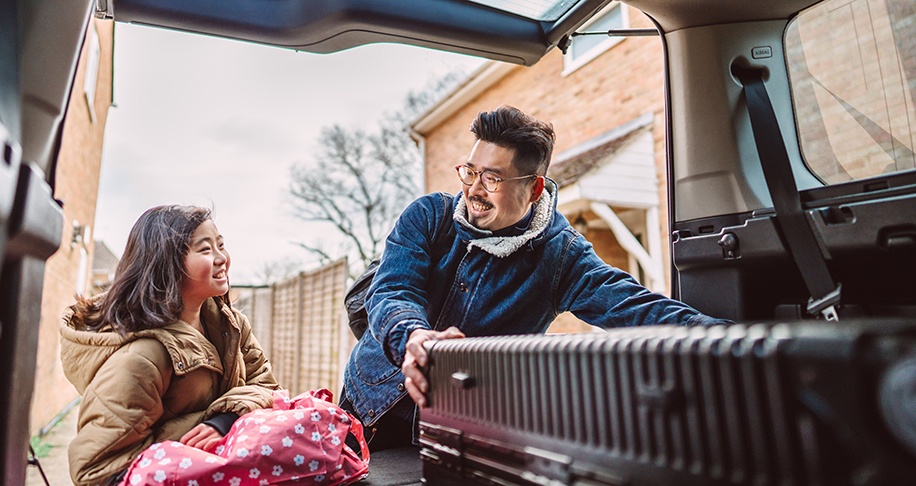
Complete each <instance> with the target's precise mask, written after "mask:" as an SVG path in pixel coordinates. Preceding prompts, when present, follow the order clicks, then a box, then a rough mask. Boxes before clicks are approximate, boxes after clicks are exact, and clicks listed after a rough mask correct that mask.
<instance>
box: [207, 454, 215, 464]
mask: <svg viewBox="0 0 916 486" xmlns="http://www.w3.org/2000/svg"><path fill="white" fill-rule="evenodd" d="M206 461H207V464H213V463H214V462H216V461H217V459H216V458H215V457H213V456H207V459H206Z"/></svg>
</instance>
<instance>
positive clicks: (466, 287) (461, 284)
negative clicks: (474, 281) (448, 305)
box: [458, 282, 468, 292]
mask: <svg viewBox="0 0 916 486" xmlns="http://www.w3.org/2000/svg"><path fill="white" fill-rule="evenodd" d="M458 290H460V291H462V292H467V291H468V286H467V285H465V284H464V282H461V283H459V284H458Z"/></svg>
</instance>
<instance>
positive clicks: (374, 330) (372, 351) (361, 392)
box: [344, 179, 718, 426]
mask: <svg viewBox="0 0 916 486" xmlns="http://www.w3.org/2000/svg"><path fill="white" fill-rule="evenodd" d="M556 194H557V185H556V183H555V182H553V181H552V180H550V179H548V180H547V181H546V184H545V191H544V193H543V195H542V196H541V198H540V199H539V200H538V201H537V202H536V203H535V209H534V210H535V214H534V218H533V220H532V223H531V225H530V227H529V229H528V230H527V231H526V232H525V233H524V234H522V235H520V236H510V237H501V238H498V237H492V236H491V232H490V231H486V230H481V229H478V228H476V227H474V226H472V225H471V224H470V223H468V222H467V220H466V214H467V211H466V203H465V201H464V198H463V197H462V196H461V195H459V196H458V197H453V196H450V195H448V194H442V193H435V194H429V195H427V196H423V197H421V198H420V199H418V200H416V201H414V202H413V203H412V204H411V205H410V206H409V207H408V208H407V209H406V210H405V211H404V212H403V213H402V214H401V216H400V218H399V219H398V222H397V223H396V224H395V227H394V229H393V230H392V231H391V234H390V235H389V236H388V239H387V241H386V243H385V251H384V254H383V256H382V260H381V265H380V266H379V269H378V273H376V275H375V278H374V279H373V282H372V285H371V287H370V289H369V293H368V294H367V299H366V310H367V311H368V314H369V330H368V332H366V333H365V334H364V335H363V337H362V338H361V339H360V341H359V342H358V343H357V344H356V347H355V348H354V349H353V352H352V353H351V354H350V359H349V361H348V363H347V367H346V370H345V372H344V393H345V394H346V398H347V399H349V400H350V402H351V404H352V406H353V408H354V409H355V411H356V413H357V415H359V418H360V419H361V420H363V423H365V424H366V425H367V426H371V425H373V424H374V423H375V422H376V421H377V420H378V419H379V417H381V416H382V414H384V413H385V412H386V411H388V410H389V409H390V408H391V407H392V406H393V405H394V404H395V403H396V402H397V401H398V400H399V399H401V398H402V397H404V395H406V394H407V392H406V390H405V388H404V384H403V383H404V375H403V374H402V373H401V372H400V364H401V361H402V360H403V356H404V351H405V350H404V348H403V346H404V344H406V339H403V340H395V339H391V336H392V334H394V333H392V331H393V330H394V329H395V328H396V327H398V326H401V327H402V330H403V331H405V332H407V333H409V332H411V331H413V330H414V329H418V328H424V329H435V330H444V329H446V328H448V327H449V326H455V327H457V328H459V329H461V331H462V332H464V334H465V335H467V336H469V337H471V336H492V335H506V334H532V333H543V332H545V331H546V330H547V327H548V326H549V325H550V323H551V322H552V321H553V320H554V318H556V316H557V315H558V314H560V313H562V312H564V311H571V312H572V313H573V314H575V315H576V316H577V317H578V318H580V319H582V320H583V321H585V322H587V323H589V324H592V325H594V326H599V327H603V328H612V327H625V326H639V325H643V324H686V325H697V324H702V325H706V324H712V323H716V322H718V321H717V320H716V319H712V318H710V317H707V316H705V315H703V314H700V313H699V312H697V311H696V310H694V309H692V308H691V307H689V306H687V305H686V304H684V303H681V302H678V301H675V300H671V299H669V298H667V297H665V296H663V295H660V294H656V293H652V292H650V291H649V290H647V289H646V288H645V287H643V286H642V285H640V284H639V283H638V282H636V280H634V279H633V277H631V276H630V275H629V274H627V273H626V272H623V271H621V270H619V269H617V268H614V267H612V266H610V265H608V264H606V263H604V261H602V260H601V259H600V258H599V257H598V255H596V254H595V252H594V250H593V249H592V245H591V243H589V242H588V241H586V239H585V237H583V236H582V235H580V234H579V233H578V232H576V230H574V229H573V228H572V227H571V226H570V224H569V222H568V221H567V220H566V218H565V217H564V216H563V215H562V214H560V213H558V212H557V211H556ZM444 211H450V212H452V213H454V221H455V228H456V230H457V235H456V236H455V241H454V242H453V243H452V247H451V251H450V252H449V253H448V254H446V255H445V256H444V257H443V258H442V259H441V260H440V261H439V262H437V263H435V264H434V263H433V262H431V258H430V247H431V244H432V242H433V241H434V239H435V235H436V230H437V229H438V228H437V227H438V226H439V225H440V224H441V221H442V220H443V216H444V214H443V212H444ZM400 334H401V335H404V333H403V332H402V333H400ZM392 341H398V343H393V342H392ZM396 344H400V346H396ZM395 348H398V349H395Z"/></svg>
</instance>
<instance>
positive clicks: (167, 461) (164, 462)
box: [159, 457, 172, 466]
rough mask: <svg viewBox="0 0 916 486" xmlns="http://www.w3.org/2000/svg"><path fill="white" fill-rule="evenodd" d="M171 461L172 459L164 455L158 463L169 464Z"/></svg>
mask: <svg viewBox="0 0 916 486" xmlns="http://www.w3.org/2000/svg"><path fill="white" fill-rule="evenodd" d="M171 463H172V460H171V459H169V458H168V457H166V458H165V459H163V460H161V461H159V465H160V466H165V465H166V464H171Z"/></svg>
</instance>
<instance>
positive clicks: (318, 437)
mask: <svg viewBox="0 0 916 486" xmlns="http://www.w3.org/2000/svg"><path fill="white" fill-rule="evenodd" d="M312 440H314V441H315V442H318V441H319V440H321V434H319V433H318V432H312Z"/></svg>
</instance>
